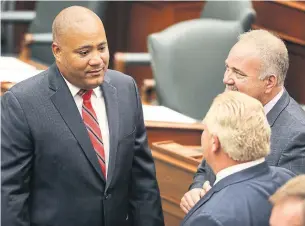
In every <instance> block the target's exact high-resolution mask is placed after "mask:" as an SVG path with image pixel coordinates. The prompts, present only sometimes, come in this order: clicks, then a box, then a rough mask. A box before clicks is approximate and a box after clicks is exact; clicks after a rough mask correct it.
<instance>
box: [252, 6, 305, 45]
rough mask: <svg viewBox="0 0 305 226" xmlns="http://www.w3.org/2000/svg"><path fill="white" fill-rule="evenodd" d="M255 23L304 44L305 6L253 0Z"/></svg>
mask: <svg viewBox="0 0 305 226" xmlns="http://www.w3.org/2000/svg"><path fill="white" fill-rule="evenodd" d="M253 7H254V9H255V11H256V14H257V18H256V21H255V25H257V26H259V27H263V28H267V29H270V30H273V31H276V32H279V33H280V34H284V35H286V37H285V38H286V39H289V38H291V40H292V41H293V42H296V43H299V44H304V45H305V27H304V24H305V7H304V6H303V5H298V4H292V5H291V3H290V4H287V3H285V2H277V1H253Z"/></svg>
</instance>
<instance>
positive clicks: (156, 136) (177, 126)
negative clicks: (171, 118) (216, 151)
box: [145, 121, 203, 147]
mask: <svg viewBox="0 0 305 226" xmlns="http://www.w3.org/2000/svg"><path fill="white" fill-rule="evenodd" d="M145 126H146V130H147V136H148V142H149V145H150V146H151V147H152V143H153V142H157V141H164V140H172V141H175V142H177V143H179V144H182V145H198V146H200V144H201V134H202V131H203V126H202V124H200V123H170V122H155V121H145Z"/></svg>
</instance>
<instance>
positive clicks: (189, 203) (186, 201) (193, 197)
mask: <svg viewBox="0 0 305 226" xmlns="http://www.w3.org/2000/svg"><path fill="white" fill-rule="evenodd" d="M210 189H211V185H210V182H209V181H206V182H205V183H204V184H203V186H202V188H193V189H192V190H190V191H188V192H187V193H185V194H184V196H183V197H182V199H181V202H180V208H181V209H182V210H183V212H184V213H185V214H187V213H188V212H189V211H190V209H192V208H193V207H194V205H195V204H196V203H197V202H198V201H199V200H200V199H201V198H202V197H203V196H204V195H205V194H206V193H207V192H208V191H209V190H210Z"/></svg>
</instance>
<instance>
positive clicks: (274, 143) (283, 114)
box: [190, 90, 305, 189]
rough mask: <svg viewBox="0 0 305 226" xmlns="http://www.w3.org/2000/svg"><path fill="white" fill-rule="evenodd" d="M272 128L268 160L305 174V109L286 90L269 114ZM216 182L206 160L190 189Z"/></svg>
mask: <svg viewBox="0 0 305 226" xmlns="http://www.w3.org/2000/svg"><path fill="white" fill-rule="evenodd" d="M267 119H268V122H269V125H270V127H271V152H270V155H268V156H267V158H266V161H267V163H268V164H269V165H270V166H280V167H284V168H287V169H289V170H290V171H292V172H294V173H295V174H304V173H305V112H304V110H303V109H302V108H301V107H300V105H299V104H298V103H296V102H295V100H294V99H292V98H291V97H290V96H289V94H288V92H287V91H286V90H285V91H284V93H283V95H282V97H281V98H280V99H279V101H278V102H277V103H276V104H275V106H274V107H273V108H272V109H271V111H270V112H269V113H268V114H267ZM206 180H209V181H210V182H211V184H212V183H214V181H215V174H214V173H213V171H212V170H211V168H210V167H209V165H208V164H207V163H206V162H205V160H203V161H202V162H201V164H200V165H199V167H198V170H197V172H196V174H195V176H194V180H193V183H192V185H191V186H190V189H192V188H201V187H202V185H203V183H204V182H205V181H206Z"/></svg>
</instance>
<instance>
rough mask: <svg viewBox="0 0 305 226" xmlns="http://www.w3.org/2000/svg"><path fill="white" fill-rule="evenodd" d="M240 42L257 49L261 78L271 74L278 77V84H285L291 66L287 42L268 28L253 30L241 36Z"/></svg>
mask: <svg viewBox="0 0 305 226" xmlns="http://www.w3.org/2000/svg"><path fill="white" fill-rule="evenodd" d="M238 39H239V41H238V43H243V44H248V45H250V46H252V47H253V48H254V49H255V51H257V54H258V57H259V58H260V59H261V67H260V77H259V78H260V79H261V80H263V79H265V78H267V77H268V76H270V75H275V76H276V77H277V78H278V81H277V85H284V81H285V78H286V74H287V71H288V67H289V57H288V51H287V48H286V46H285V43H284V42H283V41H282V40H281V39H280V38H279V37H277V36H276V35H274V34H272V33H270V32H269V31H266V30H252V31H249V32H246V33H243V34H241V35H240V36H239V38H238Z"/></svg>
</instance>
